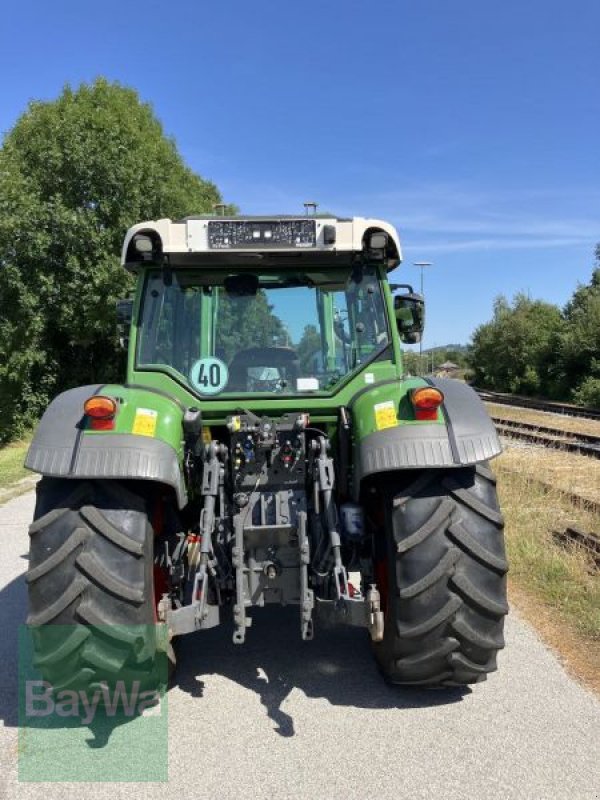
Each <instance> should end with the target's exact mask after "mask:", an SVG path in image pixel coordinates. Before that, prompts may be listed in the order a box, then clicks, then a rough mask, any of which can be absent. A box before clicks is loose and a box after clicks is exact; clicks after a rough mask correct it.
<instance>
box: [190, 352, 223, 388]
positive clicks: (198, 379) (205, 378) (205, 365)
mask: <svg viewBox="0 0 600 800" xmlns="http://www.w3.org/2000/svg"><path fill="white" fill-rule="evenodd" d="M228 380H229V370H228V369H227V364H225V362H224V361H221V359H220V358H200V359H198V361H196V362H195V364H194V366H193V367H192V368H191V370H190V383H191V384H192V386H193V387H194V389H195V390H196V391H197V392H198V393H199V394H219V392H222V391H223V389H224V388H225V387H226V386H227V381H228Z"/></svg>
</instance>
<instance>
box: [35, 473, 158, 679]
mask: <svg viewBox="0 0 600 800" xmlns="http://www.w3.org/2000/svg"><path fill="white" fill-rule="evenodd" d="M29 535H30V537H31V538H30V556H29V570H28V572H27V575H26V581H27V586H28V591H29V616H28V619H27V622H28V624H29V625H30V626H31V627H30V629H31V631H32V639H33V645H34V664H35V666H36V667H37V668H38V669H39V671H40V672H41V674H42V676H43V678H44V679H45V680H47V681H48V682H49V683H50V684H52V686H53V687H54V690H55V691H59V690H62V689H76V690H81V689H88V688H94V687H97V686H101V685H102V684H106V685H107V686H108V687H109V688H111V687H114V686H115V685H116V684H117V682H118V681H123V685H124V686H125V687H126V688H127V690H128V691H131V689H132V687H133V682H134V681H136V682H138V683H137V686H138V688H139V689H143V690H148V689H150V690H157V689H161V688H163V686H164V684H165V682H166V677H167V672H168V662H169V658H168V654H170V652H171V648H170V647H169V644H168V642H166V641H165V637H166V632H165V626H164V625H162V626H161V625H157V622H156V605H155V602H156V600H155V597H154V579H153V547H154V531H153V527H152V524H151V514H150V513H149V503H148V501H147V500H146V498H145V496H144V495H143V494H142V493H141V492H138V491H135V490H134V489H133V488H132V485H128V486H125V485H123V484H120V483H118V482H116V481H74V480H60V479H53V478H42V480H41V481H40V483H39V484H38V488H37V504H36V509H35V515H34V522H33V524H32V525H31V527H30V529H29ZM128 684H129V685H128Z"/></svg>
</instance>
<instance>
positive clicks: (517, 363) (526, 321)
mask: <svg viewBox="0 0 600 800" xmlns="http://www.w3.org/2000/svg"><path fill="white" fill-rule="evenodd" d="M562 326H563V320H562V316H561V312H560V309H559V308H557V307H556V306H554V305H552V304H550V303H545V302H543V301H541V300H530V299H529V298H528V297H527V296H526V295H524V294H519V295H517V296H516V297H515V298H514V300H513V303H512V305H511V304H510V303H509V302H508V301H507V299H506V298H505V297H502V296H501V297H498V298H497V299H496V302H495V304H494V317H493V319H492V320H491V321H490V322H487V323H485V324H484V325H480V326H479V327H478V328H477V329H476V331H475V333H474V334H473V344H472V351H471V354H470V359H471V364H472V367H473V370H474V378H475V383H476V384H478V385H481V386H486V387H489V388H491V389H496V390H498V391H507V392H516V393H523V394H539V393H544V392H547V391H548V390H549V387H550V386H551V385H552V382H553V380H554V378H553V375H552V364H553V362H554V360H555V356H554V347H555V344H556V341H557V337H558V336H559V335H560V332H561V330H562Z"/></svg>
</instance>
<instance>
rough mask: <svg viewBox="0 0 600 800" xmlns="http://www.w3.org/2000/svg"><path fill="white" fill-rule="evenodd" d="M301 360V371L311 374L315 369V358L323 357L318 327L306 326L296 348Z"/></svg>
mask: <svg viewBox="0 0 600 800" xmlns="http://www.w3.org/2000/svg"><path fill="white" fill-rule="evenodd" d="M296 352H297V353H298V358H299V360H300V369H301V370H302V372H303V373H305V374H307V375H308V374H310V373H311V371H312V370H313V368H314V360H315V356H316V357H317V358H318V356H319V355H321V334H320V333H319V331H318V329H317V326H316V325H305V326H304V331H303V332H302V338H301V339H300V342H299V343H298V347H297V348H296Z"/></svg>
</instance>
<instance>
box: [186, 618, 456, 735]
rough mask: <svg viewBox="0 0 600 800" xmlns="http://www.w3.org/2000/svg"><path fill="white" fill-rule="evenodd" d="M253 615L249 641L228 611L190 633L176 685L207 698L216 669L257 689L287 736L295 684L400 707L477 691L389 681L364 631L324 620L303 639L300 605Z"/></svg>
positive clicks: (337, 700) (334, 697)
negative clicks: (235, 637) (237, 641)
mask: <svg viewBox="0 0 600 800" xmlns="http://www.w3.org/2000/svg"><path fill="white" fill-rule="evenodd" d="M252 616H253V624H252V627H250V628H248V630H247V633H246V643H245V644H244V645H234V644H233V642H232V633H233V626H232V624H231V622H230V620H229V619H228V618H227V617H225V618H223V617H222V624H221V625H220V626H219V627H218V628H213V629H212V630H208V631H203V632H201V633H197V634H193V635H191V636H187V637H183V638H182V639H181V640H180V641H179V643H178V666H177V673H176V679H175V686H177V687H178V688H179V689H181V690H182V691H184V692H186V693H187V694H189V695H190V696H191V697H194V698H202V697H203V696H205V695H206V692H208V691H217V689H215V688H212V687H211V682H210V680H209V679H208V678H209V676H211V675H216V676H223V677H225V678H227V679H229V680H231V681H233V682H235V683H238V684H239V685H240V686H243V687H244V688H246V689H250V690H252V691H253V692H256V694H257V695H258V696H259V698H260V701H261V703H262V704H263V706H264V707H265V710H266V713H267V715H268V716H269V718H270V719H272V720H273V722H274V723H275V726H276V727H275V729H274V730H275V732H276V733H277V734H279V735H280V736H284V737H290V736H293V735H294V733H295V730H294V720H293V718H292V717H291V716H290V715H289V714H288V713H286V711H284V710H283V708H282V704H283V702H284V700H285V699H286V698H287V697H288V695H289V694H290V692H292V690H294V689H299V690H300V691H301V692H302V693H303V694H305V695H306V696H307V697H314V698H324V699H326V700H328V701H329V702H330V703H331V704H332V705H336V706H352V707H356V708H364V709H398V710H402V709H409V708H429V707H435V706H440V705H448V704H453V703H458V702H460V701H461V700H462V699H463V697H465V696H466V695H468V694H470V693H471V690H470V689H469V688H468V687H459V688H448V689H442V690H431V689H428V690H425V689H421V690H420V689H414V688H412V689H408V688H406V689H405V688H402V687H400V686H393V685H391V684H388V683H386V682H385V680H384V679H383V677H382V675H381V673H380V672H379V670H378V668H377V665H376V663H375V659H374V657H373V655H372V653H371V647H370V642H369V638H368V635H367V633H366V632H365V631H363V630H360V629H357V628H350V627H343V626H336V627H324V626H317V627H316V628H315V638H314V640H313V641H312V642H303V641H302V640H301V638H300V623H299V613H298V609H296V608H292V607H290V608H280V607H276V606H273V607H266V608H264V609H252Z"/></svg>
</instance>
